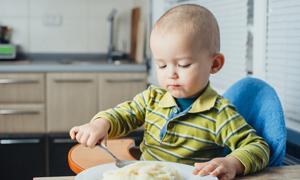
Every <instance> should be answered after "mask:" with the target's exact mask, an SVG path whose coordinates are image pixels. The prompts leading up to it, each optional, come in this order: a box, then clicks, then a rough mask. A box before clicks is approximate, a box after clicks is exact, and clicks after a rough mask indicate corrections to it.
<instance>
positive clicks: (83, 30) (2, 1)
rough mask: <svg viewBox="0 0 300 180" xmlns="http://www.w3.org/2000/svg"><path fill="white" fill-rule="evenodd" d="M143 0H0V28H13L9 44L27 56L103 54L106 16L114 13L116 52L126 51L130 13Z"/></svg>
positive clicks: (107, 39) (106, 23) (104, 49)
mask: <svg viewBox="0 0 300 180" xmlns="http://www.w3.org/2000/svg"><path fill="white" fill-rule="evenodd" d="M145 2H148V1H147V0H139V1H138V0H0V24H1V25H7V26H10V27H12V28H13V39H12V41H13V43H16V44H19V45H21V46H22V49H23V50H25V51H26V52H31V53H105V52H107V49H108V41H109V27H108V21H107V16H108V14H109V12H110V11H111V9H112V8H116V9H117V10H118V13H117V17H116V31H117V32H116V38H117V42H116V44H117V47H118V49H119V50H123V51H126V52H128V51H129V49H130V19H131V9H132V8H133V7H135V6H140V5H143V6H144V5H145V4H147V3H145Z"/></svg>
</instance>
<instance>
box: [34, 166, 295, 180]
mask: <svg viewBox="0 0 300 180" xmlns="http://www.w3.org/2000/svg"><path fill="white" fill-rule="evenodd" d="M237 179H241V180H254V179H255V180H282V179H283V180H290V179H295V180H296V179H297V180H298V179H300V165H294V166H282V167H276V168H268V169H266V170H264V171H262V172H260V173H257V174H254V175H248V176H244V177H238V178H237ZM33 180H74V176H64V177H63V176H61V177H39V178H33Z"/></svg>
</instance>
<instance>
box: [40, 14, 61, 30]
mask: <svg viewBox="0 0 300 180" xmlns="http://www.w3.org/2000/svg"><path fill="white" fill-rule="evenodd" d="M43 24H44V25H45V26H48V27H59V26H62V24H63V17H62V15H60V14H46V15H44V17H43Z"/></svg>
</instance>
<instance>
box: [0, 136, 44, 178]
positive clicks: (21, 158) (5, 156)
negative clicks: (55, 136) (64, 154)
mask: <svg viewBox="0 0 300 180" xmlns="http://www.w3.org/2000/svg"><path fill="white" fill-rule="evenodd" d="M45 153H46V152H45V136H44V135H26V136H25V135H18V136H8V135H0V162H1V163H0V169H1V173H0V179H3V180H4V179H9V180H20V179H22V180H32V178H33V177H39V176H46V156H45Z"/></svg>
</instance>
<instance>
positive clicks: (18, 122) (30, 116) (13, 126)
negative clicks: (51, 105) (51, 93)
mask: <svg viewBox="0 0 300 180" xmlns="http://www.w3.org/2000/svg"><path fill="white" fill-rule="evenodd" d="M44 79H45V76H44V74H42V73H28V74H27V73H2V74H0V133H39V132H45V130H46V126H45V124H46V122H45V80H44Z"/></svg>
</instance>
